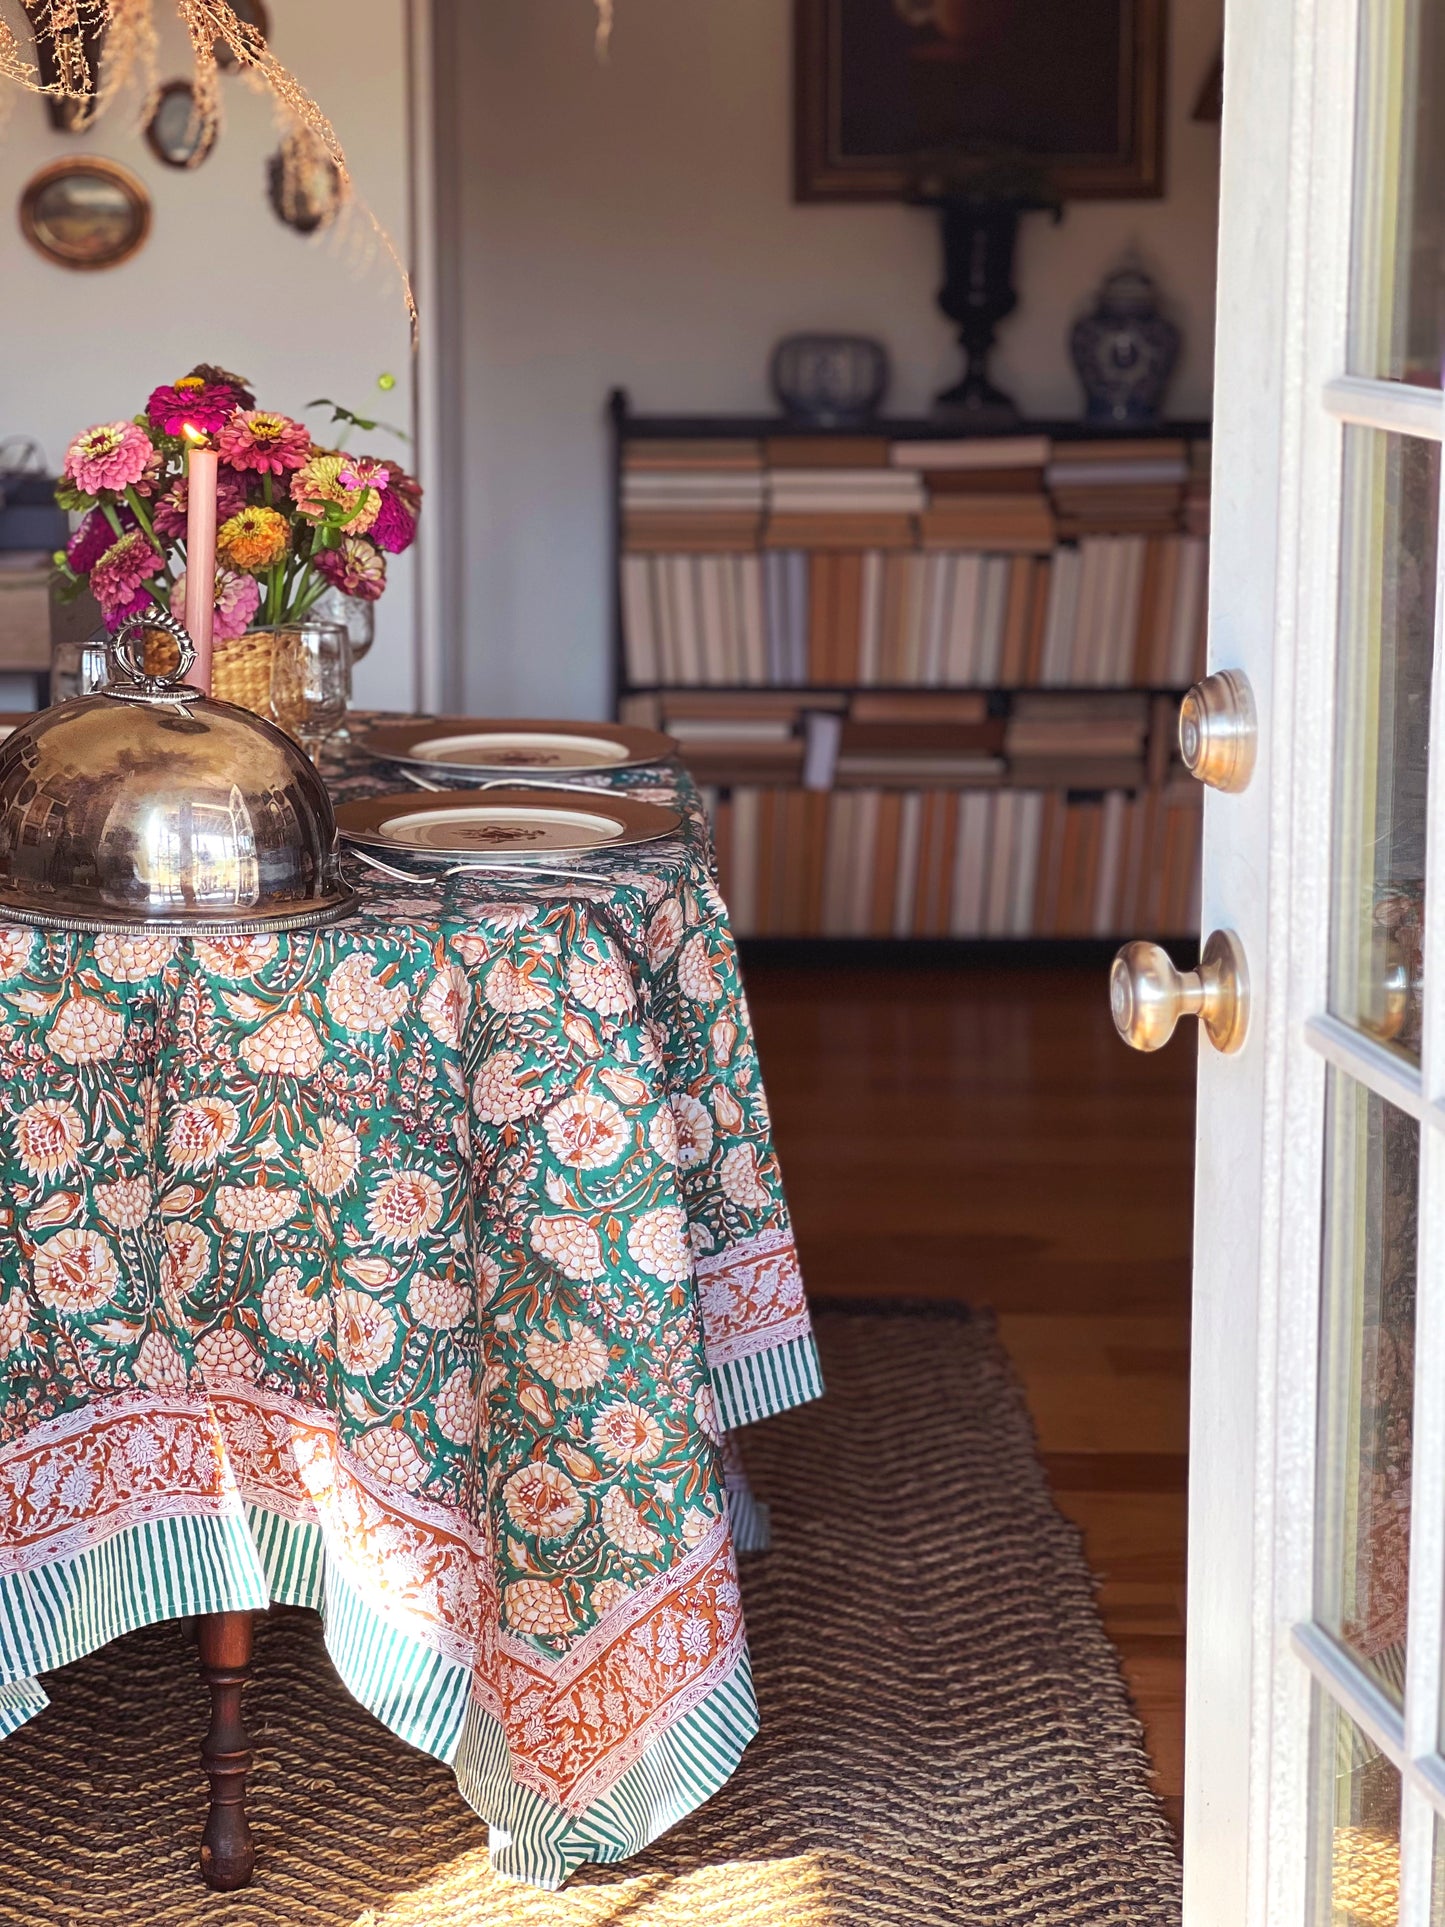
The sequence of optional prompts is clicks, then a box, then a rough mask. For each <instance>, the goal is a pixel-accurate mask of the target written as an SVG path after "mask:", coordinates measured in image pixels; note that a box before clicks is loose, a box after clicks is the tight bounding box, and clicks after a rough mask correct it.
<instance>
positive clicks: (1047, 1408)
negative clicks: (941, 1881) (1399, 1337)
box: [748, 963, 1194, 1824]
mask: <svg viewBox="0 0 1445 1927" xmlns="http://www.w3.org/2000/svg"><path fill="white" fill-rule="evenodd" d="M748 988H749V995H750V998H751V1002H752V1006H753V1014H754V1018H755V1021H756V1025H757V1031H758V1039H759V1049H760V1052H761V1055H762V1064H763V1072H764V1076H765V1078H766V1081H767V1087H768V1093H769V1097H770V1099H771V1101H772V1108H773V1116H774V1123H775V1127H776V1133H777V1144H778V1151H779V1155H780V1157H781V1160H782V1166H783V1176H784V1180H785V1182H786V1184H787V1187H788V1195H789V1199H790V1202H791V1204H792V1208H793V1214H794V1217H795V1220H796V1223H797V1229H798V1234H799V1241H800V1245H801V1250H802V1257H803V1268H804V1275H805V1277H806V1280H807V1283H808V1286H809V1289H810V1290H811V1291H812V1292H813V1293H814V1294H815V1295H817V1296H820V1297H824V1296H838V1295H842V1294H850V1295H857V1296H862V1297H877V1296H882V1295H891V1296H923V1295H927V1296H930V1297H946V1298H960V1299H964V1300H966V1301H967V1302H969V1303H970V1304H974V1305H990V1306H992V1307H994V1308H995V1310H996V1311H997V1313H998V1318H999V1328H1000V1331H1001V1333H1002V1335H1003V1338H1004V1341H1005V1343H1006V1344H1007V1346H1008V1348H1009V1350H1010V1352H1011V1353H1012V1355H1013V1358H1014V1360H1015V1362H1016V1364H1017V1366H1018V1369H1019V1372H1020V1374H1021V1376H1022V1378H1023V1380H1024V1383H1025V1385H1026V1387H1027V1390H1028V1394H1029V1399H1030V1402H1031V1404H1032V1407H1033V1413H1034V1418H1035V1422H1036V1424H1037V1426H1038V1433H1039V1443H1040V1446H1041V1449H1042V1452H1043V1455H1044V1462H1045V1464H1046V1466H1047V1468H1048V1472H1049V1476H1050V1478H1051V1480H1052V1482H1053V1487H1054V1492H1055V1494H1056V1497H1057V1500H1058V1503H1059V1505H1060V1507H1061V1508H1062V1510H1063V1511H1064V1512H1066V1513H1067V1514H1068V1515H1069V1517H1070V1518H1072V1519H1074V1520H1075V1521H1077V1523H1078V1524H1079V1525H1080V1526H1081V1527H1082V1529H1083V1533H1084V1540H1085V1548H1086V1551H1087V1554H1088V1557H1089V1560H1090V1562H1091V1564H1092V1566H1093V1568H1094V1570H1095V1572H1096V1573H1097V1574H1098V1576H1099V1579H1100V1581H1101V1604H1102V1606H1103V1611H1104V1617H1105V1621H1106V1623H1107V1625H1108V1628H1109V1631H1110V1634H1111V1635H1112V1637H1113V1639H1114V1640H1115V1642H1116V1644H1117V1646H1118V1648H1119V1650H1120V1652H1121V1654H1122V1655H1123V1659H1124V1666H1125V1671H1126V1673H1127V1675H1128V1678H1129V1682H1130V1686H1131V1689H1132V1691H1133V1694H1134V1698H1135V1703H1136V1705H1137V1707H1138V1710H1139V1714H1140V1717H1141V1718H1142V1719H1143V1722H1144V1726H1145V1730H1146V1732H1147V1735H1148V1739H1149V1746H1150V1751H1151V1753H1152V1755H1153V1759H1154V1763H1155V1769H1156V1774H1157V1779H1158V1785H1159V1789H1160V1792H1161V1794H1162V1795H1163V1796H1164V1799H1165V1801H1166V1803H1167V1805H1168V1807H1169V1810H1170V1812H1171V1815H1172V1816H1173V1817H1174V1819H1175V1822H1176V1824H1177V1822H1178V1816H1179V1800H1180V1792H1181V1780H1182V1771H1183V1728H1184V1705H1183V1698H1184V1524H1185V1463H1186V1459H1185V1454H1186V1447H1187V1434H1188V1362H1189V1240H1190V1203H1191V1198H1190V1193H1191V1181H1192V1155H1193V1129H1194V1051H1193V1039H1192V1037H1191V1036H1185V1035H1181V1036H1180V1037H1179V1038H1178V1039H1177V1040H1176V1041H1175V1042H1174V1043H1173V1044H1172V1045H1171V1046H1170V1047H1169V1049H1167V1050H1166V1051H1164V1052H1162V1053H1161V1054H1160V1055H1158V1056H1155V1057H1143V1056H1139V1055H1138V1054H1136V1053H1135V1052H1132V1051H1129V1050H1126V1049H1125V1048H1124V1046H1123V1045H1122V1044H1121V1043H1120V1042H1119V1041H1118V1039H1117V1038H1116V1036H1115V1035H1114V1030H1113V1026H1112V1024H1111V1023H1110V1021H1109V1015H1108V1010H1107V1004H1106V995H1105V982H1104V975H1103V972H1102V970H1087V971H1084V970H1058V969H1038V968H1020V969H1010V970H1007V971H1005V970H999V969H993V968H988V969H984V968H977V967H970V966H961V967H959V968H957V969H946V970H945V969H937V968H916V969H915V968H909V967H904V968H897V967H892V966H889V967H878V966H872V965H866V964H865V965H862V966H857V967H847V968H824V967H817V966H814V965H811V964H809V965H792V964H779V963H766V964H760V963H754V964H753V966H752V967H751V969H750V970H749V971H748Z"/></svg>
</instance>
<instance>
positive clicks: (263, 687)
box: [145, 629, 275, 722]
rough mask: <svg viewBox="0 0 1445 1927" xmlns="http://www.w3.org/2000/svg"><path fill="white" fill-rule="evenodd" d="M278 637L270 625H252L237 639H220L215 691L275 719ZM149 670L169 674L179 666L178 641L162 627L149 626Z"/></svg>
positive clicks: (213, 654)
mask: <svg viewBox="0 0 1445 1927" xmlns="http://www.w3.org/2000/svg"><path fill="white" fill-rule="evenodd" d="M274 647H275V639H274V638H273V636H272V635H271V633H270V631H269V630H267V629H251V630H248V631H247V632H246V634H245V635H244V636H237V638H236V639H235V641H234V642H218V643H216V644H214V646H213V648H212V652H211V694H212V695H213V696H215V697H216V698H218V700H219V701H221V702H223V703H235V704H236V706H237V707H238V708H240V709H249V710H250V711H251V712H252V714H253V715H256V716H264V717H265V718H266V720H267V721H268V722H269V721H270V720H271V654H272V651H273V649H274ZM145 664H146V673H147V675H151V676H165V675H169V674H170V672H171V670H172V669H174V668H175V666H176V645H175V644H174V643H173V642H172V641H171V639H170V637H169V636H168V635H166V633H165V632H164V630H161V629H148V630H147V631H146V643H145Z"/></svg>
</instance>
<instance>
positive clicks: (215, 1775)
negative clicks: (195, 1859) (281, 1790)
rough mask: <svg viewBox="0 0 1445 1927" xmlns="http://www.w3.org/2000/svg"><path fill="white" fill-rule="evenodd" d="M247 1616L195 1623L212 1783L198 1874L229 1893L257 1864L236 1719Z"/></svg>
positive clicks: (204, 1750) (245, 1736)
mask: <svg viewBox="0 0 1445 1927" xmlns="http://www.w3.org/2000/svg"><path fill="white" fill-rule="evenodd" d="M251 1635H252V1615H251V1614H250V1613H208V1614H206V1615H205V1616H204V1617H202V1618H200V1619H198V1620H197V1621H196V1646H197V1649H198V1651H199V1652H200V1656H201V1678H202V1679H203V1680H204V1681H205V1682H206V1684H207V1686H209V1687H210V1689H211V1730H210V1732H209V1733H207V1735H206V1737H205V1739H204V1741H203V1742H202V1743H201V1764H202V1766H204V1767H205V1769H206V1778H207V1779H208V1780H209V1781H210V1783H211V1810H210V1812H209V1813H208V1814H207V1816H206V1830H205V1832H204V1833H203V1834H202V1835H201V1875H202V1878H203V1879H204V1880H205V1882H206V1885H207V1886H208V1887H216V1888H218V1889H219V1890H220V1891H221V1892H222V1893H229V1892H230V1891H231V1890H232V1889H233V1888H235V1887H244V1886H245V1885H246V1883H247V1882H248V1881H249V1880H250V1878H251V1875H252V1873H253V1872H254V1871H255V1866H256V1849H255V1847H254V1846H253V1845H252V1842H251V1829H250V1827H249V1825H248V1824H247V1821H246V1775H247V1774H248V1773H249V1772H250V1770H251V1736H250V1734H249V1733H248V1732H247V1731H246V1728H245V1725H244V1723H243V1721H242V1719H241V1693H242V1690H243V1688H244V1687H245V1684H246V1681H247V1679H248V1678H249V1677H250V1672H251Z"/></svg>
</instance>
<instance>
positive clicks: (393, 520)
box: [369, 488, 416, 555]
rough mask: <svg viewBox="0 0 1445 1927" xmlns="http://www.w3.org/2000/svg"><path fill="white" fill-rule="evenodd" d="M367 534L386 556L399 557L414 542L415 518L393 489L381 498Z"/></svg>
mask: <svg viewBox="0 0 1445 1927" xmlns="http://www.w3.org/2000/svg"><path fill="white" fill-rule="evenodd" d="M369 532H370V535H371V539H372V541H373V542H374V543H375V544H376V546H377V547H378V548H379V549H385V550H386V552H387V554H388V555H401V554H402V553H403V551H404V550H406V549H409V548H410V547H411V545H412V543H413V542H414V541H415V540H416V517H415V516H414V515H413V514H412V513H411V511H410V509H408V508H407V506H406V504H405V503H404V502H403V501H402V499H401V496H400V495H399V494H398V493H397V491H396V490H395V489H394V488H393V489H388V490H387V492H386V494H385V495H383V496H382V498H381V507H380V508H379V509H378V510H377V511H376V520H375V521H374V522H373V523H372V525H371V529H370V531H369Z"/></svg>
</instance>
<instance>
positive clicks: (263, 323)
mask: <svg viewBox="0 0 1445 1927" xmlns="http://www.w3.org/2000/svg"><path fill="white" fill-rule="evenodd" d="M270 9H271V15H272V21H273V26H274V32H273V36H272V44H273V45H274V47H275V49H276V52H277V54H278V55H279V56H280V58H281V59H282V60H284V61H285V62H286V63H287V64H288V65H289V66H290V67H291V69H292V71H293V72H294V73H295V74H296V76H297V77H298V79H300V80H301V81H302V82H303V83H304V84H305V85H306V86H308V87H309V88H310V90H311V92H312V93H313V94H314V95H315V96H316V98H317V99H318V100H319V101H320V102H321V104H322V106H323V107H324V108H325V110H326V111H327V113H328V114H329V115H330V116H331V119H332V121H333V123H334V124H335V126H336V129H337V132H338V133H339V135H340V136H341V140H342V143H343V145H344V147H345V148H346V151H347V157H348V160H349V161H350V163H351V168H352V173H353V175H354V177H355V180H356V183H357V186H358V188H359V190H360V191H361V193H363V194H364V195H365V196H366V198H367V200H368V201H369V202H370V204H371V206H372V207H373V208H374V209H375V211H376V214H377V216H378V217H379V219H380V220H381V221H382V222H383V223H384V224H385V226H386V227H387V228H388V229H389V231H390V232H391V234H392V236H393V237H394V239H395V240H396V243H397V245H398V247H399V248H400V249H401V251H402V253H403V255H405V254H406V253H407V251H408V236H407V222H408V214H409V208H408V160H407V111H406V106H407V81H406V45H405V32H404V26H405V0H270ZM156 11H157V15H158V16H159V17H160V18H161V19H162V20H166V19H167V16H168V15H169V14H170V12H171V10H170V9H169V8H167V7H166V6H164V5H161V6H158V7H157V9H156ZM187 72H188V61H187V56H186V48H185V43H184V38H183V36H182V35H181V34H180V32H179V29H178V28H177V27H176V25H175V22H174V19H173V18H172V19H170V20H169V22H168V24H167V26H166V29H165V39H164V50H163V57H162V62H161V75H162V78H163V79H170V78H172V77H176V76H182V75H184V74H185V73H187ZM222 87H223V93H224V103H225V113H226V124H225V126H224V128H223V130H222V133H221V136H220V139H219V140H218V142H217V144H216V147H215V149H214V150H213V152H212V153H211V155H210V157H209V159H208V160H207V161H206V162H205V163H204V165H203V166H201V167H200V168H198V169H197V170H196V171H195V172H194V173H186V172H181V171H179V170H177V169H173V168H167V167H163V166H161V164H160V163H159V162H158V161H156V160H155V159H154V157H153V156H152V154H151V152H150V149H149V148H148V147H147V146H146V145H145V143H144V141H143V140H142V138H141V136H140V133H139V131H138V128H137V126H136V121H137V113H136V108H135V104H134V102H130V103H127V102H121V103H118V104H117V105H116V106H115V107H114V108H112V110H111V112H110V113H109V114H108V115H107V116H106V117H105V118H104V119H103V120H102V121H101V122H100V123H99V124H98V125H97V126H96V127H95V128H93V129H92V130H91V131H90V132H89V133H88V134H86V135H83V136H81V137H79V138H76V137H74V136H66V135H62V134H57V133H55V132H53V131H52V130H51V128H50V123H49V120H48V118H47V116H46V114H45V110H44V107H43V105H42V104H41V102H40V101H38V100H36V99H34V98H33V97H30V96H25V95H16V96H15V98H14V99H13V100H12V102H11V104H10V107H9V116H8V124H7V125H5V127H4V128H3V130H0V200H3V201H4V203H5V205H6V206H7V207H8V209H9V210H10V212H9V213H8V215H7V216H6V217H5V219H4V220H3V221H0V290H3V306H0V340H3V352H0V433H6V434H28V435H34V436H36V437H37V438H38V439H39V441H40V442H41V444H42V446H43V447H44V449H45V453H46V455H47V456H48V457H49V458H50V461H51V462H52V464H55V465H58V464H59V462H60V460H61V458H62V456H63V455H64V452H65V448H66V445H67V443H68V442H69V440H70V438H71V437H72V436H73V435H74V434H75V433H76V432H77V431H78V430H79V429H81V428H84V427H86V426H87V425H88V424H90V423H91V422H95V421H104V420H114V419H115V418H116V417H117V416H119V415H127V414H133V413H135V412H137V411H138V410H139V409H141V408H142V407H144V405H145V399H146V396H147V395H148V394H149V393H150V391H151V389H152V388H153V387H155V386H156V385H157V384H158V383H159V382H162V381H166V380H169V379H172V378H173V377H174V376H176V375H178V374H183V373H184V372H185V370H186V369H187V368H189V367H190V366H191V365H192V364H193V363H194V362H197V361H215V362H219V363H220V364H221V365H222V366H224V367H228V368H233V369H235V370H236V371H237V372H238V373H240V374H245V375H248V376H250V378H251V380H252V382H253V384H254V386H255V388H256V391H257V395H258V399H259V400H260V402H261V404H262V406H270V407H276V408H280V409H283V410H286V411H288V412H292V413H296V414H298V415H303V416H305V415H306V412H307V411H306V407H305V404H306V403H307V402H308V401H310V400H311V399H312V398H313V397H314V396H317V395H331V396H335V397H336V398H337V399H338V400H339V401H343V402H345V403H346V404H347V405H348V406H349V407H352V408H354V409H356V410H358V412H360V413H361V414H371V413H373V408H374V412H375V414H376V415H379V416H382V417H383V418H385V419H386V420H389V421H395V422H397V423H399V424H400V425H401V426H403V427H410V425H411V419H410V418H411V411H412V391H413V378H412V376H413V371H412V359H411V348H410V336H409V329H408V324H407V319H406V313H405V309H404V308H403V305H402V300H401V295H400V292H399V288H398V285H397V282H396V278H395V274H394V271H393V270H392V269H391V268H390V267H389V266H388V265H387V264H386V263H385V262H384V261H383V260H377V259H375V258H371V259H367V258H366V257H367V256H372V257H374V255H375V249H374V245H373V244H372V243H371V242H370V240H369V238H368V231H367V229H366V227H365V224H364V223H363V222H361V221H359V220H357V221H356V222H355V225H354V227H353V228H352V229H351V231H350V232H349V233H348V234H347V235H345V236H343V235H340V234H336V235H330V236H323V237H320V238H318V239H303V238H302V237H301V236H299V235H296V234H293V233H292V232H291V231H290V230H289V229H287V228H284V227H282V226H281V224H280V223H279V222H278V221H277V220H276V219H275V217H274V216H273V214H272V213H271V210H270V207H269V205H268V203H267V201H266V197H265V164H266V159H267V157H268V156H269V155H270V154H271V153H272V152H273V151H274V149H275V147H276V132H275V129H274V126H273V124H272V113H271V106H270V101H269V97H267V96H265V95H261V94H258V93H257V92H255V91H254V90H253V89H252V88H251V87H249V86H248V85H247V84H246V83H245V82H244V81H243V80H241V79H239V78H234V77H233V78H228V79H226V80H224V81H223V83H222ZM6 91H7V93H12V92H13V90H11V89H7V90H6ZM79 150H84V151H87V152H94V153H97V154H103V155H106V156H108V157H109V158H111V159H113V160H117V161H120V162H122V163H123V164H124V165H125V166H126V167H128V168H130V169H131V170H132V171H133V172H134V173H136V174H138V175H139V176H140V177H141V179H142V180H143V181H144V182H145V183H146V186H147V188H148V189H149V190H150V193H151V196H152V199H153V202H154V225H153V227H152V231H151V237H150V240H149V242H148V243H147V245H146V246H145V247H144V248H143V249H142V251H141V252H140V253H139V254H138V255H136V256H135V257H134V258H133V259H132V260H131V261H129V262H126V263H125V264H124V265H122V266H121V267H119V268H115V269H112V270H110V271H109V272H106V273H101V274H76V273H73V272H71V271H69V270H67V269H64V268H59V267H55V266H52V265H51V263H49V262H48V261H46V260H44V259H43V258H42V257H41V256H40V255H38V254H37V253H35V252H34V250H33V249H32V248H30V247H29V246H28V244H27V243H26V242H25V240H24V239H23V237H22V236H21V234H20V231H19V226H18V223H17V220H16V215H15V210H16V209H17V207H18V204H19V200H20V194H21V190H22V188H23V187H24V184H25V182H26V181H27V180H28V179H29V178H30V176H31V174H33V173H34V171H35V170H36V168H38V167H39V166H41V165H43V164H44V163H45V162H47V161H50V160H53V159H55V158H57V157H59V156H62V155H64V154H67V153H71V152H75V151H79ZM384 370H385V371H388V372H390V373H392V374H394V375H395V376H396V378H397V387H396V388H395V390H393V392H392V393H391V394H390V395H383V394H381V393H379V392H378V390H377V387H376V378H377V376H378V375H379V374H380V373H382V372H383V371H384ZM324 416H325V411H323V410H316V411H312V412H311V414H310V416H309V417H308V419H309V421H310V425H311V427H312V428H313V430H314V431H315V432H316V434H317V435H318V437H320V436H322V435H323V434H324V426H323V424H324ZM355 445H357V446H369V445H370V444H369V443H368V442H367V441H366V440H365V439H364V438H356V440H355ZM376 446H377V451H378V452H380V453H392V454H394V455H395V456H396V458H397V459H399V460H401V461H403V462H405V461H407V460H408V454H407V451H406V449H405V447H404V446H403V445H402V444H400V443H397V442H395V441H392V440H391V438H389V437H378V438H377V443H376ZM391 570H392V575H391V581H390V585H389V587H388V590H387V594H386V596H385V598H384V599H383V601H382V602H381V604H380V605H379V611H378V615H379V619H378V624H377V630H378V641H377V644H376V647H375V648H374V649H373V651H372V653H371V655H370V656H369V657H368V658H367V660H366V661H365V662H364V663H363V664H361V666H360V667H359V669H358V671H357V684H358V696H359V698H360V699H361V700H363V701H368V702H375V703H379V704H386V705H388V706H395V707H405V706H406V705H407V704H408V702H409V700H410V694H411V688H412V640H413V627H414V625H413V572H414V558H413V557H412V556H411V555H408V556H406V557H402V558H392V561H391Z"/></svg>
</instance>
